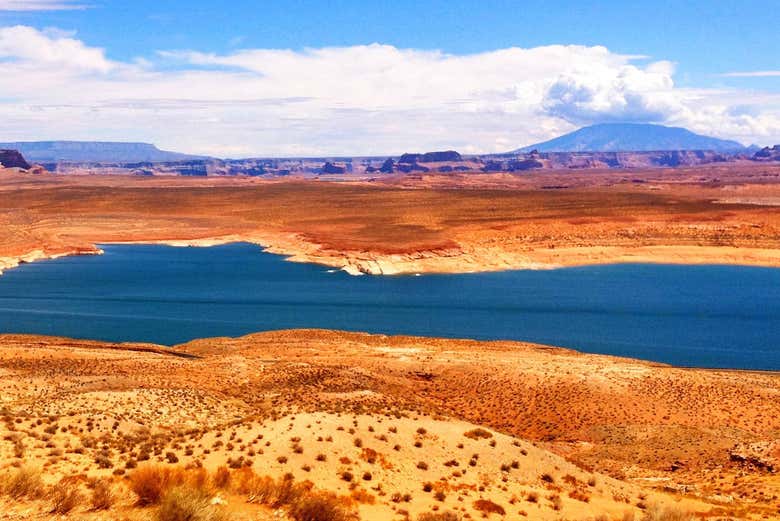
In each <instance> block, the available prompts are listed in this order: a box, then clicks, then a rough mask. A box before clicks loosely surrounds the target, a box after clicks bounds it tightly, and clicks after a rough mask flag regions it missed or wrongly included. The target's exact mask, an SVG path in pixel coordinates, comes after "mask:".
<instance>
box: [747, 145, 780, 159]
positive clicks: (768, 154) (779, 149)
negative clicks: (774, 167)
mask: <svg viewBox="0 0 780 521" xmlns="http://www.w3.org/2000/svg"><path fill="white" fill-rule="evenodd" d="M753 160H754V161H780V145H775V146H773V147H764V148H762V149H761V150H759V151H758V152H756V153H755V154H754V155H753Z"/></svg>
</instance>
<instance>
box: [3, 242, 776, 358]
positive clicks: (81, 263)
mask: <svg viewBox="0 0 780 521" xmlns="http://www.w3.org/2000/svg"><path fill="white" fill-rule="evenodd" d="M103 249H104V250H105V255H102V256H84V257H66V258H61V259H56V260H49V261H43V262H36V263H32V264H25V265H22V266H20V267H19V268H17V269H13V270H9V271H7V272H6V273H5V274H4V275H2V276H0V331H2V332H14V333H39V334H47V335H62V336H69V337H76V338H94V339H103V340H111V341H146V342H155V343H161V344H168V345H172V344H176V343H180V342H184V341H187V340H190V339H193V338H200V337H209V336H238V335H242V334H246V333H250V332H255V331H263V330H271V329H283V328H303V327H307V328H308V327H318V328H331V329H346V330H354V331H368V332H376V333H390V334H412V335H426V336H442V337H457V338H476V339H515V340H527V341H532V342H539V343H544V344H551V345H557V346H565V347H571V348H574V349H578V350H582V351H588V352H592V353H605V354H613V355H621V356H629V357H636V358H643V359H648V360H656V361H660V362H667V363H672V364H677V365H685V366H701V367H728V368H745V369H771V370H780V269H764V268H746V267H734V266H664V265H612V266H597V267H584V268H567V269H560V270H549V271H511V272H502V273H481V274H462V275H423V276H393V277H375V276H363V277H353V276H350V275H348V274H346V273H344V272H341V271H333V270H329V269H328V268H326V267H321V266H316V265H311V264H297V263H291V262H286V261H284V260H283V259H282V258H281V257H279V256H276V255H271V254H267V253H263V252H261V251H260V249H259V248H258V247H257V246H254V245H249V244H230V245H225V246H217V247H213V248H173V247H167V246H154V245H148V246H144V245H122V246H120V245H114V246H104V247H103Z"/></svg>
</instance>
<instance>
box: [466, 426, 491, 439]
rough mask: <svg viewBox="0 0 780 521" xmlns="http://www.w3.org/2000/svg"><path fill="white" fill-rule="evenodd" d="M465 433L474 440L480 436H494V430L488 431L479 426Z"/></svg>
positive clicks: (485, 437) (486, 437)
mask: <svg viewBox="0 0 780 521" xmlns="http://www.w3.org/2000/svg"><path fill="white" fill-rule="evenodd" d="M463 435H464V436H465V437H467V438H471V439H472V440H478V439H480V438H484V439H488V438H492V437H493V433H492V432H490V431H487V430H485V429H483V428H481V427H477V428H476V429H472V430H470V431H466V432H464V433H463Z"/></svg>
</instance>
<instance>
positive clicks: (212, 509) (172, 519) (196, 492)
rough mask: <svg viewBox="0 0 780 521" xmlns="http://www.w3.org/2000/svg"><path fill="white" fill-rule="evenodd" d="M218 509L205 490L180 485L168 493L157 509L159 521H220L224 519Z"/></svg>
mask: <svg viewBox="0 0 780 521" xmlns="http://www.w3.org/2000/svg"><path fill="white" fill-rule="evenodd" d="M222 517H223V516H222V515H221V512H220V511H219V510H218V507H217V506H215V505H212V504H211V498H210V497H209V495H208V494H207V493H206V492H205V491H204V490H203V489H199V488H196V487H190V486H186V485H178V486H175V487H173V488H171V489H170V490H168V491H167V492H165V495H164V496H163V497H162V499H161V501H160V507H159V508H158V509H157V516H156V519H157V521H218V520H220V519H222Z"/></svg>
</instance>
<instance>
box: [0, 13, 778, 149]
mask: <svg viewBox="0 0 780 521" xmlns="http://www.w3.org/2000/svg"><path fill="white" fill-rule="evenodd" d="M640 59H642V58H637V57H632V56H624V55H619V54H615V53H613V52H610V51H609V50H608V49H606V48H604V47H599V46H594V47H585V46H574V45H568V46H567V45H551V46H544V47H535V48H530V49H521V48H509V49H499V50H495V51H491V52H484V53H479V54H471V55H452V54H446V53H443V52H439V51H424V50H414V49H398V48H396V47H393V46H388V45H378V44H373V45H361V46H352V47H331V48H320V49H307V50H303V51H291V50H277V49H246V50H237V51H235V52H231V53H228V54H223V55H219V54H210V53H203V52H195V51H166V52H160V53H158V54H156V55H154V56H147V57H144V58H139V59H135V60H133V61H132V62H117V61H112V60H110V59H108V58H107V57H106V55H105V53H104V52H103V50H102V49H99V48H95V47H91V46H88V45H86V44H84V43H83V42H81V41H79V40H78V39H77V38H76V36H75V35H72V34H63V33H61V32H54V31H51V30H49V31H38V30H35V29H32V28H30V27H6V28H0V63H2V67H3V71H4V73H3V75H0V131H2V132H0V133H2V134H3V135H4V136H5V137H4V139H7V140H12V139H13V140H16V139H55V138H60V139H63V138H68V139H117V140H120V139H121V140H143V141H153V142H155V143H157V144H158V145H160V146H164V147H168V148H172V149H178V150H182V151H189V152H199V153H207V154H215V155H231V156H245V155H326V154H384V153H399V152H404V151H412V150H432V149H439V148H456V149H459V150H461V151H463V152H467V153H476V152H497V151H505V150H509V149H513V148H516V147H519V146H521V145H526V144H529V143H533V142H535V141H539V140H543V139H548V138H550V137H553V136H555V135H557V134H559V133H563V132H566V131H569V130H572V129H574V128H575V127H576V126H578V125H582V124H588V123H592V122H597V121H606V120H623V121H625V120H630V121H640V120H641V121H656V122H664V123H672V124H678V125H682V126H688V127H690V128H692V130H696V131H699V132H705V133H708V134H712V135H717V136H720V137H727V138H737V139H740V140H742V141H745V142H759V143H770V142H780V95H774V94H771V93H769V94H767V93H764V94H759V93H747V92H743V91H727V90H711V89H709V90H707V89H703V90H693V89H681V88H679V87H676V86H675V84H674V81H673V76H674V67H673V65H672V64H670V63H668V62H664V61H659V62H654V63H649V64H648V63H646V62H645V61H639V60H640ZM642 60H644V59H642ZM641 63H644V64H641Z"/></svg>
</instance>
